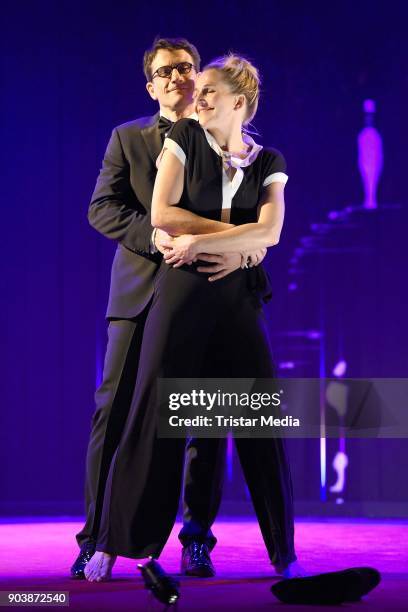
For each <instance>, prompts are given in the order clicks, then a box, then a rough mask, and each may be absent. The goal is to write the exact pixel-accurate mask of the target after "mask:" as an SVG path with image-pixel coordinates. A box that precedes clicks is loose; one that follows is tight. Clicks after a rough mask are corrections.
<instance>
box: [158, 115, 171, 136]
mask: <svg viewBox="0 0 408 612" xmlns="http://www.w3.org/2000/svg"><path fill="white" fill-rule="evenodd" d="M172 125H174V123H173V121H170V120H169V119H166V117H162V115H160V118H159V132H160V134H161V136H163V138H164V136H165V134H166V133H167V132H168V131H169V130H170V128H171V126H172Z"/></svg>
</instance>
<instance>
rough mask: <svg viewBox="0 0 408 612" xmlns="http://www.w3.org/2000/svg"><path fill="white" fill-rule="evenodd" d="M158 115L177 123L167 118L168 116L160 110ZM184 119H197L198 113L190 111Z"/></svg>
mask: <svg viewBox="0 0 408 612" xmlns="http://www.w3.org/2000/svg"><path fill="white" fill-rule="evenodd" d="M160 117H164V118H165V119H167V121H171V122H172V123H177V122H176V121H173V120H172V119H169V118H168V117H166V115H165V114H164V113H163V112H162V111H160ZM184 118H185V119H195V120H196V121H198V115H197V113H191V115H189V116H188V117H184Z"/></svg>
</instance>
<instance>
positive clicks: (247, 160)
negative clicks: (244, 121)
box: [202, 128, 263, 168]
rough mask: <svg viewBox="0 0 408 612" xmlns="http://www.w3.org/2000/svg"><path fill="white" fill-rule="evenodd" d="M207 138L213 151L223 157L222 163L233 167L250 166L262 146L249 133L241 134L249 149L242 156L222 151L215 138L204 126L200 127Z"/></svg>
mask: <svg viewBox="0 0 408 612" xmlns="http://www.w3.org/2000/svg"><path fill="white" fill-rule="evenodd" d="M202 129H203V131H204V134H205V137H206V139H207V142H208V144H209V145H210V147H211V148H212V149H214V151H215V152H216V153H217V155H219V156H220V157H222V158H223V162H224V164H226V165H228V166H233V167H234V168H245V167H246V166H250V165H251V164H252V163H253V162H254V161H255V160H256V158H257V157H258V154H259V153H260V151H262V149H263V146H262V145H259V144H257V143H256V142H255V141H254V139H253V138H252V137H251V136H250V135H249V134H245V133H244V134H242V140H243V141H244V142H245V144H248V145H250V147H251V148H250V150H249V151H248V153H247V155H246V156H245V157H244V158H241V157H236V156H234V155H231V154H230V153H229V152H228V151H223V150H222V149H221V147H220V145H219V144H218V142H217V141H216V140H215V138H214V136H212V134H210V132H208V131H207V130H206V129H205V128H202Z"/></svg>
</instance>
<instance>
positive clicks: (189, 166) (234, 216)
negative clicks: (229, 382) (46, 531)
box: [97, 56, 296, 569]
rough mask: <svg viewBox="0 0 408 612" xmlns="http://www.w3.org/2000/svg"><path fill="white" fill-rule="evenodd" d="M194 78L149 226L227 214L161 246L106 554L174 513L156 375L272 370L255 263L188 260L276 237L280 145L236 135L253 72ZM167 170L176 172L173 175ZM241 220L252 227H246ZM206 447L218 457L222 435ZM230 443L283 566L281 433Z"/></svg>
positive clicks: (238, 64)
mask: <svg viewBox="0 0 408 612" xmlns="http://www.w3.org/2000/svg"><path fill="white" fill-rule="evenodd" d="M245 71H246V72H245ZM242 75H244V77H246V81H245V82H243V81H242ZM201 76H202V79H203V80H202V87H201V92H200V95H199V98H198V105H197V108H198V114H199V122H197V121H195V120H194V119H182V120H180V121H178V122H177V123H176V124H175V125H174V126H173V127H172V129H171V131H170V133H169V134H168V138H167V139H166V141H165V144H164V147H163V151H165V153H164V154H162V158H161V163H160V166H159V172H158V177H157V182H156V186H155V192H154V196H153V207H152V211H153V212H152V223H153V225H156V226H159V227H162V228H163V229H165V230H166V231H168V232H169V233H171V229H172V227H171V224H172V218H174V215H176V214H177V209H178V208H179V207H180V208H183V209H185V210H188V211H191V213H192V214H197V215H200V216H203V217H207V218H211V219H217V220H222V221H226V222H229V223H230V224H231V229H230V230H227V231H223V232H220V234H210V235H207V236H180V238H175V239H174V240H173V241H171V242H170V243H169V244H168V247H169V249H171V250H170V260H169V261H172V262H174V263H176V266H175V267H171V266H169V265H168V264H167V263H165V262H163V264H162V265H161V268H160V270H159V272H158V274H157V276H156V281H155V292H154V297H153V303H152V306H151V308H150V311H149V314H148V318H147V322H146V327H145V331H144V336H143V345H142V350H141V357H140V366H139V371H138V377H137V383H136V388H135V393H134V396H133V401H132V406H131V411H130V414H129V418H128V421H127V425H126V429H125V432H124V434H123V437H122V440H121V442H120V445H119V448H118V450H117V453H116V455H115V457H114V459H113V461H112V465H111V469H110V474H109V478H108V482H107V486H106V492H105V499H104V509H103V515H102V522H101V528H100V535H99V539H98V543H97V550H98V551H103V552H105V553H108V554H110V555H122V556H125V557H131V558H144V557H147V556H148V555H153V556H158V555H159V554H160V553H161V551H162V549H163V547H164V545H165V543H166V541H167V539H168V537H169V534H170V532H171V529H172V527H173V524H174V521H175V518H176V514H177V509H178V503H179V496H180V490H181V484H182V474H183V463H184V453H185V440H183V439H165V438H158V437H157V427H158V414H157V413H158V403H157V389H156V380H157V379H158V378H177V377H182V378H194V377H195V378H196V377H199V376H200V375H202V365H203V363H205V362H207V361H208V359H207V356H208V355H214V356H215V360H214V371H212V372H211V371H208V369H207V370H206V372H205V375H206V376H208V377H211V376H212V377H235V378H239V377H247V378H252V377H256V378H271V377H273V374H274V372H273V366H272V358H271V354H270V348H269V345H268V341H267V335H266V330H265V327H264V320H263V313H262V310H261V308H260V303H259V299H256V298H255V297H254V292H253V289H251V287H250V286H249V283H248V280H249V279H251V278H252V275H254V274H259V271H258V270H255V269H251V270H246V269H238V270H236V271H235V272H233V273H232V274H230V275H228V276H226V277H225V278H222V279H220V280H217V281H216V282H214V283H209V282H208V279H207V277H206V276H205V275H203V274H201V273H199V272H197V269H196V268H197V264H196V263H195V262H194V259H195V256H196V254H197V253H200V252H201V253H202V252H209V253H211V252H212V253H217V252H226V251H228V250H230V251H251V250H252V251H253V250H255V249H257V248H262V247H266V246H271V245H273V244H276V242H277V241H278V239H279V234H280V230H281V226H282V222H283V185H284V184H285V182H286V180H287V176H286V174H285V169H286V165H285V161H284V159H283V157H282V155H281V154H280V153H279V152H278V151H276V150H274V149H265V148H263V147H261V146H259V145H257V144H256V143H255V142H254V141H253V140H252V139H251V138H250V137H248V136H246V135H243V136H242V133H241V128H242V123H243V122H244V121H248V120H249V118H252V116H253V115H254V114H255V111H256V106H257V100H258V89H257V86H258V83H257V82H255V86H256V87H255V89H256V91H255V96H252V94H251V91H252V90H253V89H254V81H256V80H257V79H256V77H257V74H256V70H255V69H254V68H253V67H252V66H251V65H250V64H248V63H247V62H246V61H245V60H242V59H241V58H237V57H235V56H229V57H226V58H222V59H220V60H218V61H217V62H216V63H213V64H212V65H210V66H209V67H207V69H205V70H204V72H203V74H202V75H201ZM200 78H201V77H200ZM234 79H235V80H234ZM244 80H245V79H244ZM248 82H249V83H250V84H252V90H251V91H249V93H248V86H247V85H248ZM234 84H235V85H234ZM234 87H235V92H234ZM237 88H238V89H237ZM239 88H241V91H243V94H241V93H239V91H240V89H239ZM237 91H238V93H236V92H237ZM251 96H252V98H251ZM211 112H212V115H211ZM217 113H218V114H217ZM208 117H210V119H208ZM228 121H230V124H231V126H233V127H234V130H235V134H238V140H240V142H238V145H239V146H240V147H241V151H240V153H239V154H236V155H231V154H230V153H228V152H227V153H225V152H224V151H223V150H222V149H221V148H220V146H219V143H218V142H217V140H216V138H215V136H217V135H218V137H219V140H221V137H220V135H219V132H218V128H217V126H219V125H221V126H225V125H227V124H228ZM211 122H212V123H211ZM217 122H218V123H217ZM203 125H204V126H206V125H208V127H209V130H207V129H204V128H203ZM237 125H238V127H239V132H237ZM211 126H214V128H213V129H211ZM214 135H215V136H214ZM241 139H242V140H241ZM236 140H237V139H236ZM230 150H231V149H230ZM232 150H233V151H234V150H235V151H236V150H237V149H236V148H234V149H232ZM183 167H184V168H183ZM172 173H175V174H177V177H178V178H177V179H174V180H173V174H172ZM169 177H170V178H169ZM169 184H171V185H172V187H171V188H170V191H169V187H168V186H169ZM166 190H167V193H166V195H165V197H164V195H163V194H165V192H166ZM273 190H275V191H273ZM271 194H272V196H273V199H274V201H272V202H271V197H272V196H271ZM276 194H278V195H276ZM166 199H167V202H164V200H166ZM173 204H174V205H173ZM265 211H266V212H265ZM268 211H269V212H268ZM258 217H259V219H258ZM262 219H263V222H262ZM232 226H235V227H232ZM248 228H250V231H251V232H252V233H251V235H249V234H248V233H245V232H248ZM242 230H244V232H242ZM197 241H198V242H197ZM199 241H201V242H199ZM183 264H184V265H183ZM187 264H191V265H187ZM215 362H216V366H215ZM211 443H212V444H213V445H214V452H215V453H216V452H217V445H221V444H225V440H223V439H221V440H220V439H214V440H211ZM235 444H236V446H237V451H238V455H239V459H240V462H241V465H242V469H243V472H244V476H245V479H246V482H247V485H248V488H249V491H250V494H251V498H252V501H253V504H254V508H255V511H256V514H257V518H258V521H259V524H260V527H261V531H262V535H263V538H264V541H265V544H266V547H267V549H268V553H269V556H270V559H271V561H272V563H273V564H274V565H275V567H276V568H280V569H284V568H287V567H288V566H289V565H290V564H292V563H294V562H295V561H296V555H295V551H294V523H293V500H292V483H291V477H290V470H289V465H288V461H287V458H286V453H285V448H284V443H283V440H281V439H279V438H272V439H242V438H238V439H235Z"/></svg>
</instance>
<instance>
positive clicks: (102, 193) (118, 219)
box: [88, 113, 162, 318]
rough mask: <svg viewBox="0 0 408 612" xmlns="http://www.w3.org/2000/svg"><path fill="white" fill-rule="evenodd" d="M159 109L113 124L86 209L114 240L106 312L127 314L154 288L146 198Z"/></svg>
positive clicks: (150, 186)
mask: <svg viewBox="0 0 408 612" xmlns="http://www.w3.org/2000/svg"><path fill="white" fill-rule="evenodd" d="M158 120H159V113H157V114H156V115H154V116H153V117H142V118H141V119H136V120H135V121H130V122H129V123H124V124H123V125H119V126H118V127H116V128H115V129H114V130H113V132H112V136H111V138H110V141H109V143H108V146H107V149H106V153H105V157H104V160H103V165H102V169H101V171H100V173H99V176H98V179H97V182H96V186H95V190H94V193H93V195H92V199H91V203H90V205H89V210H88V219H89V222H90V224H91V225H92V227H94V228H95V229H96V230H97V231H98V232H100V233H101V234H103V235H104V236H106V237H107V238H110V239H112V240H116V241H117V242H118V243H119V244H118V247H117V250H116V253H115V257H114V260H113V264H112V273H111V284H110V292H109V303H108V309H107V313H106V316H107V317H118V318H132V317H134V316H136V315H137V314H139V313H140V312H141V311H142V310H143V309H144V308H145V306H146V305H147V303H148V302H149V300H150V298H151V296H152V294H153V279H154V276H155V273H156V272H157V269H158V265H159V263H160V261H161V255H160V254H155V255H151V254H150V239H151V235H152V231H153V228H152V225H151V222H150V212H151V202H152V194H153V187H154V180H155V178H156V165H155V162H156V159H157V156H158V155H159V153H160V150H161V147H162V139H161V136H160V132H159V129H158Z"/></svg>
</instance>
